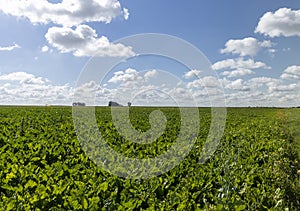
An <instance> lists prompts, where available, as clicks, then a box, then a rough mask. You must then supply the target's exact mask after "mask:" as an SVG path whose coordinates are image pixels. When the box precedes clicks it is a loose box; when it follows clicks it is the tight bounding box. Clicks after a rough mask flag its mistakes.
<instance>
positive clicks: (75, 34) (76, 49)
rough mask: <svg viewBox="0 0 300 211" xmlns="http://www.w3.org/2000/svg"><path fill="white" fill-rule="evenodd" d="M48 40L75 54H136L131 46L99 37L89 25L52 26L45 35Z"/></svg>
mask: <svg viewBox="0 0 300 211" xmlns="http://www.w3.org/2000/svg"><path fill="white" fill-rule="evenodd" d="M45 37H46V39H47V41H48V42H49V43H50V44H51V45H52V46H54V47H55V48H57V49H58V50H59V51H60V52H62V53H67V52H73V54H74V55H75V56H111V57H118V56H119V57H122V56H124V57H127V56H133V55H135V54H134V53H133V51H132V49H131V47H127V46H124V45H123V44H120V43H117V44H113V43H110V41H109V40H108V39H107V37H105V36H102V37H98V35H97V33H96V31H95V30H94V29H92V28H91V27H89V26H88V25H79V26H77V27H76V28H75V29H72V28H69V27H52V28H50V29H49V30H48V32H47V34H46V35H45Z"/></svg>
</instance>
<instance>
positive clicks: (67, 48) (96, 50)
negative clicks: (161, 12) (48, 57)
mask: <svg viewBox="0 0 300 211" xmlns="http://www.w3.org/2000/svg"><path fill="white" fill-rule="evenodd" d="M0 10H2V11H3V12H4V13H5V14H9V15H12V16H16V17H24V18H27V19H28V20H29V21H30V22H31V23H33V24H39V23H40V24H48V23H53V24H57V25H60V26H61V27H52V28H50V29H49V30H48V32H47V34H46V35H45V37H46V39H47V41H48V42H49V44H50V45H52V46H53V47H55V48H57V49H58V50H60V51H61V52H64V53H65V52H73V54H74V55H75V56H111V57H116V56H131V55H133V52H132V49H131V48H130V47H126V46H124V45H122V44H112V43H110V42H109V40H108V38H107V37H105V36H101V37H98V35H97V33H96V31H95V30H94V29H92V28H91V27H90V26H87V25H85V23H89V22H104V23H110V22H111V21H112V19H114V18H116V17H117V16H120V15H122V16H123V17H124V19H125V20H127V19H128V18H129V11H128V9H126V8H122V7H121V4H120V2H119V1H118V0H85V1H81V0H62V1H61V2H60V3H51V2H49V1H47V0H39V1H36V0H2V1H0ZM74 28H75V29H74ZM16 47H18V46H17V45H15V46H11V47H6V48H3V49H2V50H13V49H14V48H16ZM0 50H1V48H0ZM41 50H42V52H47V51H48V50H49V47H46V46H44V47H43V48H42V49H41Z"/></svg>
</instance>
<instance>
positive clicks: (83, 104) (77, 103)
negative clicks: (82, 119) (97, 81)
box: [73, 102, 85, 106]
mask: <svg viewBox="0 0 300 211" xmlns="http://www.w3.org/2000/svg"><path fill="white" fill-rule="evenodd" d="M73 106H85V103H81V102H74V103H73Z"/></svg>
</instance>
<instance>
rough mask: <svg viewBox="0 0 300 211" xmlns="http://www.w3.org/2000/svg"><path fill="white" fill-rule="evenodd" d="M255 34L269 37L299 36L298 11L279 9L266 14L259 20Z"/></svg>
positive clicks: (299, 12)
mask: <svg viewBox="0 0 300 211" xmlns="http://www.w3.org/2000/svg"><path fill="white" fill-rule="evenodd" d="M255 32H256V33H261V34H264V35H267V36H270V37H279V36H285V37H290V36H300V10H292V9H290V8H280V9H278V10H277V11H275V12H274V13H273V12H267V13H265V14H264V15H263V16H262V17H261V18H260V21H259V23H258V25H257V27H256V29H255Z"/></svg>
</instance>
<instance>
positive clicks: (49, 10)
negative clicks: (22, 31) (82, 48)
mask: <svg viewBox="0 0 300 211" xmlns="http://www.w3.org/2000/svg"><path fill="white" fill-rule="evenodd" d="M0 10H2V11H3V12H4V13H5V14H9V15H13V16H16V17H24V18H27V19H28V20H29V21H30V22H32V23H33V24H37V23H42V24H47V23H51V22H52V23H55V24H59V25H63V26H75V25H79V24H82V23H86V22H105V23H109V22H111V20H112V19H113V18H115V17H117V16H120V15H124V17H125V19H127V18H128V15H129V13H128V10H126V9H124V10H123V9H122V7H121V4H120V2H119V1H117V0H85V1H81V0H62V1H61V2H60V3H56V4H55V3H51V2H49V1H47V0H39V1H36V0H1V1H0Z"/></svg>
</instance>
